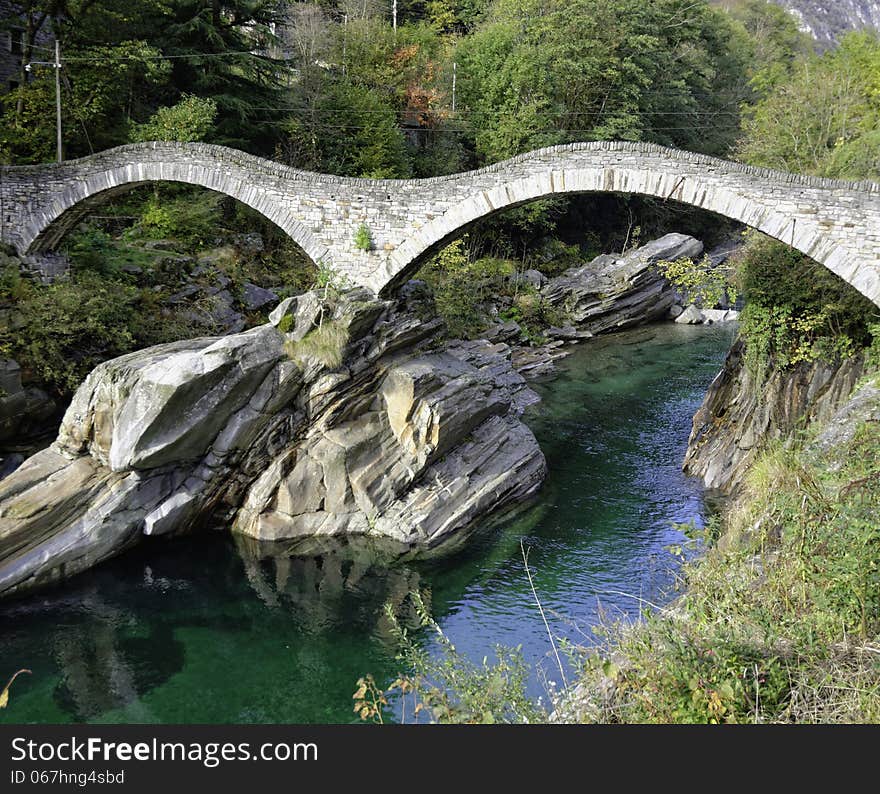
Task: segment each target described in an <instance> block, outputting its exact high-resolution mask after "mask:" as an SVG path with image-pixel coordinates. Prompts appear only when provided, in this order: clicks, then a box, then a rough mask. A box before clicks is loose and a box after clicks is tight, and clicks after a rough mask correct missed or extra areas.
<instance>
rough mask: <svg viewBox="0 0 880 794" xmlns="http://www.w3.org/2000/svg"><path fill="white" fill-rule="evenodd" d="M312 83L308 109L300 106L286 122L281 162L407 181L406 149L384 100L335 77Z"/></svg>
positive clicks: (341, 172) (407, 161) (344, 174)
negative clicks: (401, 178) (313, 84)
mask: <svg viewBox="0 0 880 794" xmlns="http://www.w3.org/2000/svg"><path fill="white" fill-rule="evenodd" d="M312 79H314V80H315V81H316V82H317V83H318V85H317V86H316V87H315V88H314V89H313V90H311V91H309V92H308V94H307V101H308V104H305V102H304V103H303V104H302V105H300V107H299V108H297V110H298V112H297V113H295V114H294V115H293V117H292V118H291V119H290V120H289V121H288V124H287V138H286V141H285V142H284V145H283V149H282V156H283V158H284V159H285V160H286V161H287V162H289V163H290V164H291V165H294V166H297V167H300V168H306V169H312V170H318V171H326V172H328V173H331V174H339V175H340V176H359V177H371V178H374V179H390V178H399V177H406V176H409V174H410V163H409V159H408V157H407V152H406V144H405V142H404V138H403V134H402V133H401V131H400V128H399V127H398V123H397V114H396V113H395V112H394V110H393V109H392V107H391V106H390V105H389V104H388V102H387V100H386V99H385V98H384V97H383V96H382V95H381V94H379V92H377V91H375V90H372V89H368V88H363V87H358V86H355V85H353V84H352V83H350V82H349V81H348V80H346V79H345V78H343V77H341V76H340V77H331V78H328V77H325V76H324V75H314V76H313V78H312ZM303 93H304V94H305V92H303Z"/></svg>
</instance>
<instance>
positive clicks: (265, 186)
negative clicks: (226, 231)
mask: <svg viewBox="0 0 880 794" xmlns="http://www.w3.org/2000/svg"><path fill="white" fill-rule="evenodd" d="M158 180H167V181H176V182H185V183H189V184H195V185H201V186H203V187H206V188H209V189H211V190H217V191H219V192H222V193H225V194H227V195H230V196H232V197H233V198H236V199H238V200H239V201H242V202H243V203H245V204H247V205H249V206H251V207H253V208H254V209H256V210H257V211H259V212H261V213H262V214H263V215H265V216H266V217H267V218H268V219H269V220H271V221H273V222H274V223H276V224H277V225H278V226H279V227H280V228H281V229H283V230H284V231H285V232H286V233H287V234H289V235H290V236H291V237H292V238H293V239H294V240H295V241H296V242H297V243H298V244H299V245H300V246H301V247H302V248H303V249H304V250H305V252H306V253H307V254H308V255H309V256H310V257H311V258H312V260H314V261H315V262H320V261H324V262H325V263H326V264H328V265H329V266H331V267H333V268H334V269H335V270H337V271H338V272H340V273H341V274H344V275H345V276H346V277H347V278H348V280H349V281H351V282H353V283H355V284H359V285H363V286H367V287H370V288H371V289H373V290H374V291H376V292H388V291H389V290H391V289H392V288H394V287H395V286H396V285H397V284H399V283H400V282H401V281H403V280H405V279H406V278H407V277H408V276H409V275H410V274H411V273H412V272H413V271H414V270H415V268H417V267H418V265H419V264H420V262H421V261H423V259H424V258H425V257H426V256H427V255H429V254H430V253H431V252H432V251H434V250H436V248H437V247H439V246H440V245H442V244H443V243H444V242H446V241H448V240H451V239H453V238H454V237H455V236H457V235H458V234H460V233H461V231H462V229H463V228H466V227H467V226H468V225H470V224H472V223H474V222H475V221H477V220H479V219H480V218H483V217H486V216H488V215H491V214H493V213H495V212H497V211H500V210H501V209H504V208H506V207H511V206H516V205H518V204H523V203H526V202H528V201H532V200H535V199H538V198H541V197H543V196H549V195H552V194H563V193H578V192H597V191H599V192H601V191H611V192H621V193H638V194H644V195H650V196H657V197H660V198H663V199H671V200H675V201H680V202H683V203H686V204H691V205H693V206H696V207H701V208H703V209H706V210H710V211H712V212H716V213H718V214H720V215H723V216H726V217H728V218H732V219H734V220H737V221H741V222H742V223H745V224H747V225H748V226H751V227H753V228H756V229H759V230H760V231H762V232H764V233H766V234H768V235H770V236H771V237H775V238H776V239H779V240H782V241H783V242H785V243H787V244H789V245H792V246H793V247H795V248H797V249H798V250H800V251H802V252H804V253H805V254H808V255H809V256H811V257H813V258H814V259H816V260H817V261H818V262H820V263H822V264H824V265H826V266H827V267H828V268H829V269H830V270H832V271H833V272H835V273H837V274H838V275H839V276H841V277H842V278H843V279H845V280H846V281H847V282H849V283H850V284H852V285H853V286H854V287H856V289H858V290H860V291H861V292H862V293H863V294H865V295H866V296H867V297H869V298H870V299H871V300H873V301H874V302H875V303H877V304H878V305H880V185H877V184H875V183H871V182H844V181H838V180H829V179H820V178H815V177H803V176H797V175H794V174H784V173H780V172H775V171H770V170H767V169H761V168H753V167H749V166H744V165H740V164H738V163H731V162H726V161H724V160H719V159H716V158H712V157H707V156H704V155H697V154H692V153H689V152H681V151H676V150H673V149H667V148H664V147H661V146H656V145H653V144H644V143H621V142H598V143H577V144H570V145H565V146H553V147H549V148H547V149H541V150H538V151H535V152H530V153H528V154H524V155H520V156H518V157H515V158H513V159H511V160H507V161H505V162H503V163H498V164H496V165H492V166H489V167H487V168H483V169H480V170H478V171H471V172H468V173H463V174H454V175H451V176H444V177H434V178H431V179H416V180H372V179H353V178H347V177H338V176H330V175H324V174H314V173H309V172H305V171H299V170H296V169H293V168H289V167H287V166H284V165H281V164H279V163H275V162H271V161H269V160H264V159H261V158H258V157H254V156H252V155H248V154H245V153H243V152H239V151H236V150H233V149H228V148H224V147H220V146H213V145H210V144H199V143H190V144H179V143H160V142H152V143H146V144H131V145H128V146H121V147H118V148H116V149H110V150H108V151H105V152H101V153H99V154H96V155H93V156H90V157H85V158H82V159H80V160H72V161H68V162H66V163H62V164H60V165H56V164H53V165H45V166H17V167H2V168H0V239H2V240H3V241H4V242H7V243H11V244H12V245H14V246H15V247H16V248H17V249H18V250H19V252H21V253H23V254H24V253H28V254H35V253H39V252H45V251H51V250H54V249H55V248H56V247H57V246H58V245H59V243H60V242H61V240H62V238H63V236H64V234H66V233H67V231H69V230H70V228H72V227H73V226H74V225H75V224H76V223H77V222H78V221H79V219H80V218H81V217H82V216H83V215H84V214H85V213H86V212H87V211H88V210H89V208H90V207H91V206H93V205H94V204H95V203H98V202H100V201H103V200H105V199H106V198H107V197H108V196H110V195H112V194H113V193H115V192H119V191H122V190H126V189H130V188H131V187H132V186H133V185H136V184H141V183H144V182H152V181H158ZM362 223H363V224H366V225H367V227H368V228H369V229H370V233H371V236H372V240H373V249H372V250H371V251H361V250H358V249H357V248H356V247H355V245H354V237H355V233H356V231H357V229H358V227H359V226H360V224H362Z"/></svg>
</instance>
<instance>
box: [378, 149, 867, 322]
mask: <svg viewBox="0 0 880 794" xmlns="http://www.w3.org/2000/svg"><path fill="white" fill-rule="evenodd" d="M656 148H657V149H660V148H661V147H656ZM667 151H670V153H671V152H672V150H667ZM681 154H687V153H681ZM706 159H712V158H706ZM718 162H721V161H718ZM672 165H673V166H674V163H673V164H672ZM728 165H733V164H728ZM742 168H744V169H745V167H742ZM751 170H755V171H757V170H758V169H751ZM786 176H788V177H789V180H790V179H791V178H792V175H786ZM499 177H501V178H499V179H498V181H497V183H496V185H495V186H494V187H492V188H489V189H482V190H477V191H475V192H473V193H472V194H471V195H468V196H467V197H465V198H463V199H462V200H461V201H459V202H458V203H457V204H455V205H454V206H452V207H450V208H449V209H448V210H447V211H446V212H445V213H444V214H443V215H441V216H439V217H436V218H433V219H432V220H431V221H430V222H429V223H427V224H425V225H424V226H423V227H421V228H420V229H419V230H418V231H417V233H416V234H414V235H413V236H411V237H410V238H408V239H407V240H406V241H405V242H404V244H403V245H401V246H400V247H399V248H398V249H397V250H396V251H395V252H394V253H393V255H392V259H393V265H392V266H391V267H389V271H391V272H394V274H395V275H394V276H393V278H392V280H391V281H390V282H389V283H388V284H387V285H386V286H385V287H383V289H382V290H381V292H382V294H388V293H390V292H392V291H394V289H396V288H397V287H398V286H399V285H400V284H401V283H403V282H405V281H406V280H407V279H408V278H411V277H412V275H413V274H414V273H415V272H416V271H417V270H418V269H419V268H420V267H421V266H422V264H424V262H425V261H426V260H427V259H428V258H429V257H430V256H432V255H433V254H434V253H436V252H437V251H438V250H439V249H441V248H442V247H443V246H444V245H446V244H448V243H449V242H451V241H453V240H455V239H456V238H457V237H459V236H460V235H461V234H462V233H463V232H464V231H466V230H467V229H468V228H470V227H471V226H473V225H474V224H476V223H478V222H479V221H481V220H484V219H486V218H489V217H492V216H494V215H497V214H499V213H501V212H503V211H504V210H507V209H511V208H514V207H518V206H522V205H524V204H528V203H530V202H532V201H537V200H540V199H545V198H550V197H552V196H560V195H577V194H589V193H618V194H634V195H641V196H650V197H654V198H660V199H662V200H663V201H675V202H677V203H680V204H685V205H689V206H692V207H694V208H698V209H702V210H706V211H708V212H711V213H714V214H717V215H720V216H723V217H725V218H728V219H730V220H733V221H737V222H740V223H742V224H744V225H746V226H748V227H750V228H752V229H756V230H758V231H760V232H763V233H764V234H766V235H768V236H770V237H772V238H774V239H776V240H778V241H780V242H783V243H785V244H787V245H790V246H791V247H792V248H795V249H797V250H798V251H800V252H801V253H803V254H805V255H807V256H809V257H810V258H812V259H814V260H815V261H817V262H818V263H819V264H821V265H824V266H825V267H827V268H828V269H829V270H831V271H832V272H833V273H835V274H836V275H837V276H839V277H840V278H842V279H843V280H844V281H847V282H848V283H849V284H851V285H852V286H853V287H855V288H856V289H857V290H859V291H860V292H862V294H864V295H865V296H866V297H868V298H870V299H871V300H872V301H874V303H876V304H878V305H880V287H878V279H877V277H878V270H877V269H867V268H865V267H864V265H865V262H864V261H863V259H862V258H860V256H859V252H858V251H857V250H854V249H851V248H850V247H849V246H848V245H846V243H845V242H844V241H841V240H840V239H837V238H835V237H832V236H831V235H829V234H828V225H829V224H828V221H823V222H811V220H810V218H809V214H810V210H809V209H808V210H807V217H806V218H804V217H803V215H802V214H801V213H791V212H786V211H780V210H777V209H775V208H774V206H773V203H772V196H766V195H762V194H761V192H760V191H758V190H756V191H755V196H754V197H752V196H750V195H749V194H748V193H745V192H744V191H742V189H741V188H740V189H734V188H733V187H726V186H724V185H723V184H718V183H717V181H716V180H707V179H703V178H701V177H700V176H699V175H695V176H691V175H681V174H680V172H679V170H678V169H675V168H674V167H672V168H670V167H668V166H667V167H666V168H665V169H652V168H632V167H620V166H605V167H601V166H598V167H596V166H586V167H584V166H575V167H571V168H565V167H561V168H554V167H552V166H549V167H547V168H546V169H544V170H543V171H539V172H536V173H531V174H528V175H523V176H515V177H513V178H510V179H505V178H503V176H502V174H501V173H499ZM804 179H808V178H804ZM812 181H816V182H828V183H831V182H832V180H812ZM853 184H854V183H853ZM872 187H875V188H876V186H872ZM794 189H795V190H796V188H794ZM850 225H851V224H850ZM877 231H878V232H880V228H878V229H877ZM878 264H880V263H878Z"/></svg>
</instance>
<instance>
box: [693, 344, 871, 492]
mask: <svg viewBox="0 0 880 794" xmlns="http://www.w3.org/2000/svg"><path fill="white" fill-rule="evenodd" d="M864 366H865V365H864V356H863V355H857V356H854V357H853V358H849V359H845V360H843V361H840V362H837V363H836V364H829V363H827V362H824V361H814V362H810V363H801V364H799V365H798V366H796V367H795V368H794V369H790V370H778V369H774V370H772V372H770V373H769V374H765V373H763V372H752V371H751V370H750V369H749V367H747V366H746V364H745V358H744V343H743V342H742V341H738V342H737V343H736V344H735V345H734V346H733V348H732V349H731V350H730V352H729V353H728V355H727V358H726V359H725V362H724V367H723V368H722V370H721V372H719V373H718V375H717V376H716V378H715V380H714V381H713V382H712V385H711V386H710V387H709V390H708V392H707V393H706V398H705V399H704V400H703V404H702V405H701V406H700V409H699V410H698V411H697V413H696V414H695V416H694V425H693V430H692V432H691V436H690V440H689V441H688V450H687V454H686V457H685V461H684V470H685V472H687V473H688V474H692V475H694V476H696V477H700V478H701V479H702V480H703V482H704V484H705V485H706V486H707V487H708V488H713V489H717V490H719V491H721V492H722V493H728V494H729V493H733V492H735V491H736V490H737V489H738V487H739V486H740V484H741V483H742V480H743V477H744V475H745V473H746V472H747V471H748V469H749V467H750V466H751V464H752V462H753V461H754V460H755V458H756V456H757V455H758V453H759V452H760V451H761V450H762V449H763V448H764V447H766V445H767V444H768V443H769V442H770V441H772V440H786V439H788V438H789V437H791V436H792V435H793V434H794V433H796V432H797V431H798V430H802V429H804V428H805V427H806V426H807V425H808V424H812V423H814V422H825V421H826V420H828V419H830V417H831V416H832V415H833V414H834V412H835V411H836V410H837V409H838V408H839V407H840V406H841V405H843V404H844V402H845V401H846V400H847V398H848V397H849V395H850V393H851V392H852V390H853V387H854V386H855V385H856V383H857V381H858V380H859V378H860V377H861V376H862V375H863V373H864Z"/></svg>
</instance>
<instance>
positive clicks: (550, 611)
mask: <svg viewBox="0 0 880 794" xmlns="http://www.w3.org/2000/svg"><path fill="white" fill-rule="evenodd" d="M731 341H732V339H731V331H730V330H727V329H724V328H719V327H714V328H692V327H681V326H676V325H673V324H668V325H659V326H653V327H650V328H648V329H642V330H638V331H632V332H627V333H623V334H619V335H615V336H612V337H607V338H604V339H602V340H595V341H591V342H589V343H586V344H584V345H582V346H580V347H579V348H578V349H576V350H575V352H574V353H573V354H572V355H571V356H570V357H569V358H567V359H565V360H564V361H563V362H561V367H560V369H561V374H560V376H559V377H558V378H556V379H555V380H553V381H550V382H547V383H544V384H539V385H538V386H537V387H536V388H537V390H538V391H539V392H540V394H541V396H542V397H543V402H542V403H541V404H540V405H538V406H536V407H534V408H533V409H530V412H529V414H528V415H527V417H526V419H527V421H528V423H529V425H530V426H531V427H532V428H533V430H534V431H535V434H536V435H537V437H538V440H539V441H540V443H541V446H542V448H543V450H544V452H545V454H546V456H547V461H548V464H549V470H550V473H549V476H548V478H547V481H546V484H545V486H544V488H543V490H542V492H541V494H540V497H539V499H538V501H537V502H536V503H535V504H534V505H532V506H531V507H529V508H528V509H526V510H525V511H523V512H521V513H520V514H519V515H518V516H517V517H516V518H515V519H510V520H507V521H502V522H495V523H494V525H493V526H487V527H485V528H484V529H482V530H480V531H478V532H477V533H476V534H475V536H474V538H473V539H472V540H471V542H470V543H469V545H468V546H467V548H466V549H465V550H464V551H462V552H459V553H457V554H455V555H453V556H451V557H447V558H444V559H442V560H438V561H431V562H420V563H398V564H396V565H390V566H389V565H385V564H378V563H377V562H375V561H374V560H373V559H372V558H370V557H368V556H365V555H363V554H362V553H358V554H354V553H352V552H351V551H349V553H343V552H335V553H326V554H323V555H322V556H320V557H316V558H308V559H302V558H294V559H290V558H289V557H287V556H286V555H281V554H277V555H274V556H268V557H267V556H266V555H265V554H257V553H256V552H254V551H253V550H251V549H249V548H247V547H246V546H244V545H242V544H236V543H235V542H234V541H233V540H232V539H231V538H230V537H229V535H228V534H226V533H222V532H216V533H205V534H201V535H198V536H195V537H189V538H184V539H179V540H173V541H164V542H162V541H161V540H156V541H154V542H151V543H149V544H146V545H144V546H143V547H141V548H139V549H137V550H135V551H133V552H131V553H129V554H127V555H125V556H123V557H121V558H119V559H117V560H114V561H111V562H109V563H107V564H105V565H103V566H101V567H100V568H98V569H97V570H95V571H92V572H90V573H87V574H84V575H82V576H80V577H78V578H76V579H74V580H72V581H71V582H69V583H68V584H66V585H64V586H62V587H59V588H57V589H55V590H51V591H47V592H45V593H41V594H38V595H35V596H32V597H30V598H27V599H24V600H19V601H13V602H10V603H8V604H3V605H2V606H0V679H2V680H3V681H5V680H6V678H7V677H8V676H9V675H10V674H11V673H12V672H13V671H14V670H17V669H18V668H20V667H29V668H31V669H32V670H33V675H32V676H24V677H21V678H19V679H18V681H17V682H16V684H15V687H14V689H13V692H12V694H11V698H10V703H9V708H8V709H6V710H4V711H0V723H2V722H71V721H75V722H85V721H90V722H170V723H240V722H292V723H335V722H350V721H352V720H353V718H354V715H353V713H352V699H351V696H352V693H353V691H354V689H355V682H356V681H357V679H358V678H359V677H360V676H362V675H364V674H365V673H372V674H373V676H375V678H376V679H377V680H378V681H379V682H382V683H387V682H389V681H390V680H392V679H393V678H394V676H395V674H396V673H397V672H398V669H399V667H400V664H399V662H397V661H396V660H395V646H394V643H393V641H392V639H391V637H390V633H389V630H388V626H387V624H386V622H385V619H384V617H383V605H384V604H385V603H386V602H387V601H388V600H391V601H394V602H398V603H399V602H401V601H403V600H404V599H405V597H406V595H407V593H409V592H410V591H411V590H413V589H416V588H420V589H423V590H425V591H426V592H429V593H430V607H431V609H432V612H433V614H434V616H435V618H436V619H437V621H438V622H439V623H440V625H441V626H442V627H443V629H444V631H445V632H446V634H447V635H448V636H449V637H450V638H451V639H452V641H453V642H454V643H455V645H456V647H457V648H458V649H459V650H460V651H462V652H464V653H467V654H468V655H469V656H471V658H474V659H477V660H479V659H481V658H482V657H483V656H485V655H489V657H490V658H491V657H492V653H493V648H494V647H495V645H496V644H502V645H508V646H516V645H521V646H522V648H523V653H524V655H525V658H526V660H527V661H528V662H530V663H531V665H532V666H533V667H534V668H535V669H536V670H538V671H540V670H542V669H543V670H544V671H545V672H546V675H545V676H542V675H541V674H540V673H536V674H535V675H534V676H533V680H532V683H531V687H532V694H533V695H534V696H536V697H537V696H541V695H542V694H544V689H543V688H544V686H545V684H544V683H542V680H543V679H544V678H549V679H554V678H558V676H554V673H553V669H554V668H553V667H552V665H551V664H550V657H549V655H548V654H549V651H550V647H549V644H548V639H547V633H546V630H545V628H544V624H543V622H542V619H541V616H540V613H539V612H538V610H537V608H536V606H535V602H534V599H533V596H532V594H531V590H530V588H529V584H528V580H527V578H526V575H525V571H524V567H523V561H522V557H521V552H520V541H521V540H523V541H524V543H525V545H526V546H527V547H528V548H529V549H530V552H529V565H530V568H531V571H532V574H533V576H534V580H535V587H536V589H537V591H538V594H539V596H540V599H541V602H542V604H543V606H544V609H545V610H546V612H547V616H548V619H549V621H550V624H551V628H552V630H553V632H554V634H556V635H558V636H560V637H566V638H568V639H570V640H571V641H573V642H576V643H581V644H583V643H587V642H589V641H590V637H591V631H590V629H591V626H593V625H595V624H596V623H597V622H598V621H599V620H600V619H602V617H603V616H606V615H608V616H611V617H621V616H624V615H630V616H632V615H637V614H638V612H639V608H640V604H641V603H642V601H641V600H640V599H647V600H650V601H657V600H662V599H664V598H668V597H669V596H668V594H669V591H670V587H671V584H672V583H673V577H674V573H675V557H674V556H673V555H672V554H671V553H670V551H669V549H668V547H669V546H670V545H674V544H678V543H680V542H681V541H682V535H681V533H680V532H679V531H678V530H677V529H676V528H675V527H674V523H683V522H688V521H695V522H697V523H698V524H699V523H700V522H701V521H702V520H703V518H704V512H705V506H704V502H703V494H702V489H701V487H700V484H699V483H698V482H696V481H694V480H692V479H689V478H686V477H684V476H683V474H682V473H681V471H680V464H681V460H682V457H683V455H684V450H685V446H686V442H687V437H688V433H689V431H690V425H691V417H692V415H693V413H694V411H695V410H696V409H697V407H698V406H699V403H700V401H701V399H702V396H703V393H704V392H705V390H706V387H707V386H708V384H709V383H710V381H711V380H712V377H713V376H714V374H715V373H716V372H717V370H718V369H719V368H720V366H721V363H722V360H723V358H724V353H725V351H726V349H727V347H728V346H729V345H730V343H731ZM423 641H425V642H431V640H430V638H429V637H427V636H425V637H424V638H423Z"/></svg>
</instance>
